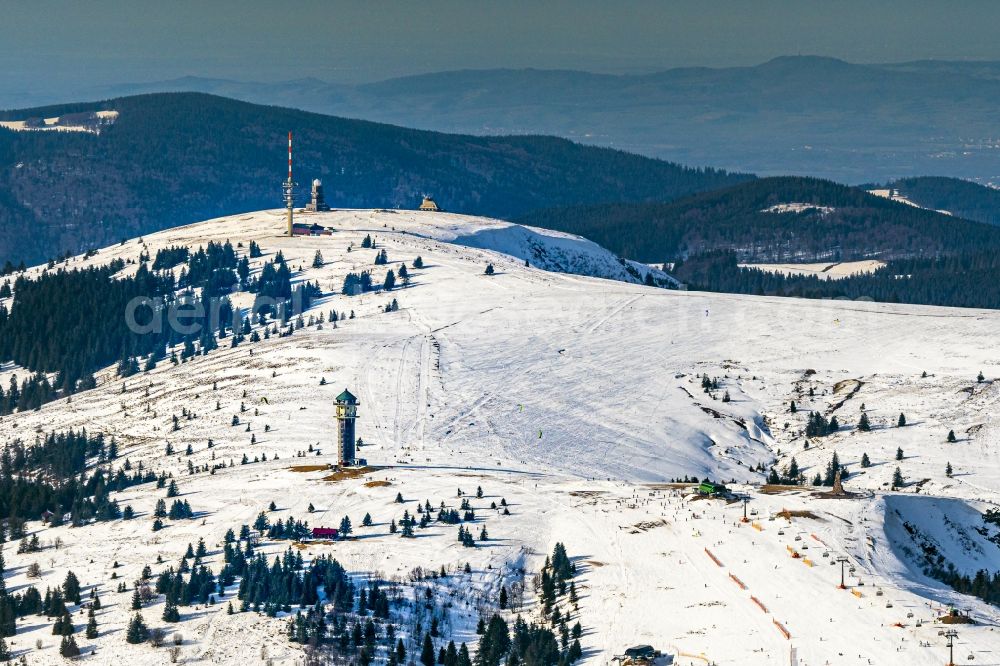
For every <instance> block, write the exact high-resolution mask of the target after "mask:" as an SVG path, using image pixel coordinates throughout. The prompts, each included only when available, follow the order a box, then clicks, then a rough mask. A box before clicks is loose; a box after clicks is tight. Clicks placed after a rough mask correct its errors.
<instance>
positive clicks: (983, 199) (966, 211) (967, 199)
mask: <svg viewBox="0 0 1000 666" xmlns="http://www.w3.org/2000/svg"><path fill="white" fill-rule="evenodd" d="M889 187H893V188H895V189H898V190H899V191H900V193H901V194H903V195H904V196H905V197H906V198H907V199H909V200H910V201H913V202H914V203H917V204H919V205H921V206H923V207H924V208H931V209H933V210H946V211H948V212H949V213H951V214H952V215H956V216H958V217H964V218H965V219H967V220H976V221H977V222H985V223H986V224H996V225H1000V190H998V189H996V188H993V187H986V186H983V185H978V184H976V183H971V182H969V181H967V180H961V179H959V178H941V177H931V176H922V177H917V178H903V179H901V180H897V181H895V182H893V183H890V184H889Z"/></svg>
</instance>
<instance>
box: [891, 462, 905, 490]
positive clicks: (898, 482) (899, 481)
mask: <svg viewBox="0 0 1000 666" xmlns="http://www.w3.org/2000/svg"><path fill="white" fill-rule="evenodd" d="M902 486H903V473H902V472H901V471H899V468H898V467H897V468H896V471H895V472H893V473H892V489H893V490H895V489H897V488H901V487H902Z"/></svg>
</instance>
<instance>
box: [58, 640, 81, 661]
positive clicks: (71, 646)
mask: <svg viewBox="0 0 1000 666" xmlns="http://www.w3.org/2000/svg"><path fill="white" fill-rule="evenodd" d="M59 654H60V655H62V656H63V657H66V658H67V659H70V658H72V657H79V656H80V647H79V646H78V645H77V644H76V639H75V638H74V637H73V636H63V639H62V642H61V643H60V644H59Z"/></svg>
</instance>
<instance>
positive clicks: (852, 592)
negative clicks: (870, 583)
mask: <svg viewBox="0 0 1000 666" xmlns="http://www.w3.org/2000/svg"><path fill="white" fill-rule="evenodd" d="M851 594H853V595H854V596H856V597H857V598H858V599H860V598H861V597H863V596H864V595H863V594H861V590H851Z"/></svg>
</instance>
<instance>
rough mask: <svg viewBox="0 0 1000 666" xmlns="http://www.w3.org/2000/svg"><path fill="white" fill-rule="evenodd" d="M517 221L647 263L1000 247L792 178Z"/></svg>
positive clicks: (915, 213)
mask: <svg viewBox="0 0 1000 666" xmlns="http://www.w3.org/2000/svg"><path fill="white" fill-rule="evenodd" d="M796 204H798V205H796ZM519 221H521V222H524V223H526V224H532V225H536V226H540V227H547V228H552V229H559V230H562V231H569V232H572V233H577V234H580V235H583V236H586V237H587V238H589V239H591V240H593V241H594V242H596V243H599V244H601V245H604V246H605V247H607V248H609V249H611V250H613V251H614V252H616V253H618V254H620V255H622V256H625V257H629V258H631V259H636V260H639V261H645V262H662V261H674V260H676V259H680V258H685V257H688V256H692V255H698V254H701V253H706V252H711V251H716V250H727V251H732V252H733V253H734V256H735V257H736V258H737V259H739V260H740V261H747V262H764V263H767V262H808V261H850V260H856V259H864V258H872V257H877V258H880V259H894V258H906V257H934V256H938V255H942V254H954V253H958V252H964V251H971V250H981V249H983V248H987V247H1000V229H997V228H994V227H990V226H987V225H984V224H979V223H976V222H970V221H967V220H963V219H958V218H955V217H951V216H948V215H943V214H941V213H936V212H933V211H928V210H922V209H918V208H914V207H912V206H907V205H905V204H901V203H896V202H892V201H889V200H887V199H883V198H880V197H876V196H873V195H870V194H868V193H867V192H864V191H863V190H860V189H856V188H851V187H846V186H843V185H838V184H836V183H832V182H829V181H823V180H817V179H813V178H797V177H777V178H762V179H758V180H752V181H749V182H746V183H741V184H738V185H735V186H732V187H729V188H725V189H722V190H719V191H713V192H705V193H700V194H695V195H691V196H689V197H685V198H682V199H679V200H677V201H673V202H669V203H632V204H596V205H581V206H572V207H564V208H553V209H547V210H541V211H535V212H533V213H529V214H527V215H524V216H522V217H521V218H520V219H519Z"/></svg>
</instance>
